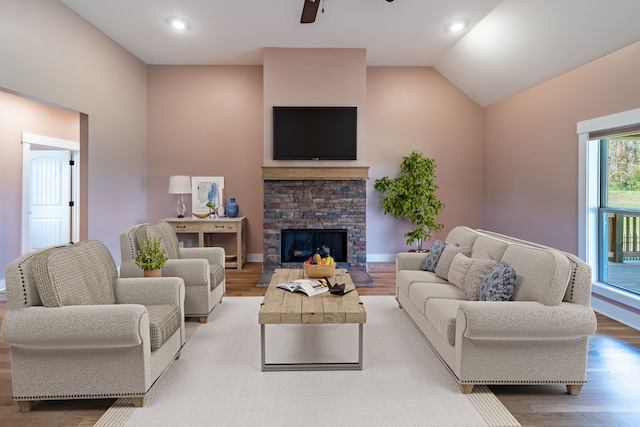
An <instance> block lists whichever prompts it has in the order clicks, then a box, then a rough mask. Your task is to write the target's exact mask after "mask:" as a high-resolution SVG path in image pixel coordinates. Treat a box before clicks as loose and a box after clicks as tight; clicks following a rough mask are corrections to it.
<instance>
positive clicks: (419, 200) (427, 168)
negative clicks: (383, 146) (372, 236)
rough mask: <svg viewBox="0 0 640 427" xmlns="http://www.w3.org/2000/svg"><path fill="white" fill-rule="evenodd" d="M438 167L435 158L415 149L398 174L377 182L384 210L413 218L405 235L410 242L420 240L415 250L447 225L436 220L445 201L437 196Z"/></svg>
mask: <svg viewBox="0 0 640 427" xmlns="http://www.w3.org/2000/svg"><path fill="white" fill-rule="evenodd" d="M435 169H436V164H435V161H434V160H433V159H431V158H428V157H426V156H425V155H424V154H423V153H421V152H420V151H413V152H412V153H411V154H409V155H408V156H405V157H403V158H402V163H401V164H400V173H399V174H398V176H396V177H395V178H389V177H386V176H385V177H384V178H380V179H378V180H376V182H375V189H376V190H378V191H379V192H380V194H381V199H380V205H381V207H382V211H383V212H384V214H385V215H386V214H390V215H391V216H393V217H394V218H396V219H397V218H400V219H408V220H409V221H410V222H411V226H412V227H413V230H411V231H409V232H407V233H405V235H404V237H405V238H406V239H407V245H411V244H412V243H413V242H416V241H417V242H418V248H417V249H414V250H413V252H422V251H423V249H422V244H423V243H424V241H425V240H428V239H429V238H431V233H432V232H437V231H438V230H440V229H441V228H442V226H443V224H441V223H438V222H436V216H437V215H438V213H440V211H442V209H443V208H444V204H443V203H442V202H441V201H440V200H439V199H438V197H437V196H436V190H437V189H438V185H437V184H436V183H435V178H436V174H435Z"/></svg>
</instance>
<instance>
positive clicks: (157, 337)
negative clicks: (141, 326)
mask: <svg viewBox="0 0 640 427" xmlns="http://www.w3.org/2000/svg"><path fill="white" fill-rule="evenodd" d="M145 307H146V308H147V311H148V312H149V331H150V337H151V351H156V350H157V349H159V348H160V347H162V345H163V344H164V343H165V342H166V341H167V340H168V339H169V338H171V335H173V334H174V333H175V332H176V331H177V330H178V328H180V323H181V322H182V319H181V318H180V307H178V306H177V305H172V304H161V305H148V306H145Z"/></svg>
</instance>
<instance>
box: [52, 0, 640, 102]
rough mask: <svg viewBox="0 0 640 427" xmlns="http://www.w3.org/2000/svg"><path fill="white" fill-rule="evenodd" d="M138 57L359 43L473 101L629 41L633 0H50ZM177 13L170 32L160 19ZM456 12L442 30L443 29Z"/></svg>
mask: <svg viewBox="0 0 640 427" xmlns="http://www.w3.org/2000/svg"><path fill="white" fill-rule="evenodd" d="M61 1H62V2H63V3H65V4H66V5H67V6H69V7H70V8H71V9H73V10H74V11H75V12H76V13H78V14H79V15H81V16H82V17H83V18H85V19H86V20H87V21H89V22H91V23H92V24H93V25H95V26H96V27H97V28H98V29H100V30H101V31H103V32H104V33H105V34H107V35H108V36H109V37H111V38H112V39H113V40H115V41H116V42H117V43H119V44H120V45H122V46H123V47H125V48H126V49H128V50H129V51H130V52H131V53H133V54H134V55H135V56H137V57H138V58H140V59H141V60H142V61H144V62H145V63H147V64H197V65H230V64H234V65H250V64H262V48H263V47H292V48H293V47H297V48H319V47H332V48H341V47H348V48H365V49H366V52H367V64H368V65H374V66H375V65H386V66H433V67H435V68H436V69H437V70H438V71H440V72H441V73H442V74H443V75H444V76H445V77H446V78H448V79H449V80H450V81H451V82H452V83H454V84H455V85H456V86H458V87H459V88H460V89H461V90H462V91H464V92H465V93H466V94H467V95H469V96H470V97H471V98H472V99H473V100H475V101H476V102H477V103H478V104H480V105H481V106H487V105H490V104H492V103H494V102H496V101H499V100H501V99H504V98H506V97H508V96H510V95H513V94H515V93H518V92H520V91H522V90H524V89H527V88H529V87H532V86H534V85H536V84H538V83H541V82H543V81H545V80H547V79H550V78H553V77H555V76H558V75H560V74H562V73H564V72H567V71H569V70H571V69H574V68H576V67H578V66H580V65H583V64H585V63H587V62H590V61H592V60H594V59H596V58H599V57H601V56H603V55H606V54H608V53H611V52H613V51H615V50H617V49H620V48H622V47H624V46H627V45H629V44H631V43H633V42H636V41H638V40H640V25H638V22H639V20H640V0H502V1H501V0H395V1H394V2H391V3H390V2H387V1H385V0H324V1H323V3H321V6H320V7H322V5H324V9H325V13H324V14H323V13H321V12H320V11H318V17H317V19H316V22H315V23H313V24H300V15H301V12H302V5H303V0H242V1H239V0H188V1H185V0H182V1H179V0H61ZM170 16H178V17H182V18H185V19H187V20H188V21H189V23H190V28H189V29H188V30H187V31H185V32H183V33H177V32H176V31H175V30H173V29H171V28H170V27H169V26H168V24H167V23H166V19H167V18H168V17H170ZM454 19H466V20H467V21H468V22H469V23H470V26H469V27H468V28H467V30H465V31H463V32H462V33H460V34H451V33H449V32H447V31H446V26H447V25H448V24H449V23H450V22H451V21H453V20H454Z"/></svg>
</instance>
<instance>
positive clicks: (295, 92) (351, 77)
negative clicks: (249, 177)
mask: <svg viewBox="0 0 640 427" xmlns="http://www.w3.org/2000/svg"><path fill="white" fill-rule="evenodd" d="M263 56H264V59H263V62H264V166H304V167H313V166H367V157H366V156H367V149H366V147H367V135H366V130H367V127H366V124H367V85H366V84H367V74H366V73H367V71H366V70H367V68H366V67H367V65H366V52H365V50H364V49H282V48H265V49H264V53H263ZM274 105H284V106H286V105H290V106H306V105H313V106H355V107H358V156H357V157H358V159H357V160H356V161H338V162H336V161H333V162H332V161H313V162H308V161H299V162H295V161H275V160H273V123H272V107H273V106H274Z"/></svg>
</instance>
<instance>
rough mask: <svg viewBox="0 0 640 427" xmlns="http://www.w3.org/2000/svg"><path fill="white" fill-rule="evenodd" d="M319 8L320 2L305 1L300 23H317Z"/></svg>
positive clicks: (317, 0) (318, 0) (316, 0)
mask: <svg viewBox="0 0 640 427" xmlns="http://www.w3.org/2000/svg"><path fill="white" fill-rule="evenodd" d="M318 6H320V0H304V6H302V16H301V17H300V23H301V24H311V23H312V22H315V20H316V15H317V14H318Z"/></svg>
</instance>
